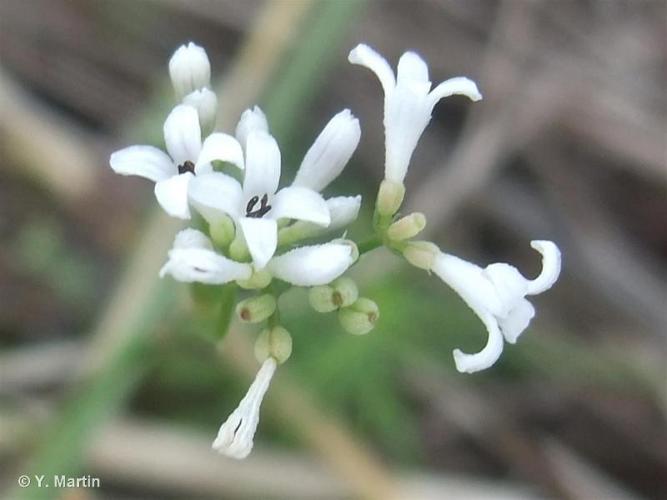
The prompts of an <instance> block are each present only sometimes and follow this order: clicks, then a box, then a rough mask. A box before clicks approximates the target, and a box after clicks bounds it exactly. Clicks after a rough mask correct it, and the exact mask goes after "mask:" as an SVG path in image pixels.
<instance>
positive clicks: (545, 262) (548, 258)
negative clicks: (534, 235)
mask: <svg viewBox="0 0 667 500" xmlns="http://www.w3.org/2000/svg"><path fill="white" fill-rule="evenodd" d="M530 246H531V247H533V248H534V249H535V250H537V251H538V252H540V253H541V254H542V272H541V273H540V275H539V276H538V277H537V278H535V279H534V280H530V281H529V282H528V294H529V295H535V294H538V293H542V292H544V291H546V290H548V289H549V288H551V287H552V286H553V284H554V283H555V282H556V280H557V279H558V276H559V275H560V268H561V255H560V250H559V249H558V247H557V246H556V245H555V243H553V242H552V241H545V240H535V241H531V242H530Z"/></svg>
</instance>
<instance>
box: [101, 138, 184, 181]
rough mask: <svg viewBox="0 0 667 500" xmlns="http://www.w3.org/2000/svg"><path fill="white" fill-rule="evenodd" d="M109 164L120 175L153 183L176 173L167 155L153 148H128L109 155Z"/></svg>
mask: <svg viewBox="0 0 667 500" xmlns="http://www.w3.org/2000/svg"><path fill="white" fill-rule="evenodd" d="M109 164H110V165H111V168H112V169H113V171H114V172H116V173H117V174H121V175H139V176H141V177H145V178H146V179H150V180H152V181H153V182H157V181H161V180H164V179H168V178H169V177H171V176H172V175H176V174H177V173H178V169H177V168H176V165H174V163H173V162H172V161H171V158H169V156H167V154H166V153H165V152H164V151H162V150H160V149H158V148H154V147H153V146H130V147H127V148H124V149H121V150H120V151H116V152H115V153H112V154H111V158H110V159H109Z"/></svg>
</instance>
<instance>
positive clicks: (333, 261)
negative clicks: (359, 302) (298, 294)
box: [267, 243, 354, 286]
mask: <svg viewBox="0 0 667 500" xmlns="http://www.w3.org/2000/svg"><path fill="white" fill-rule="evenodd" d="M353 262H354V257H353V255H352V247H351V246H350V245H345V244H341V243H325V244H323V245H315V246H307V247H300V248H296V249H294V250H291V251H289V252H287V253H285V254H283V255H280V256H278V257H274V258H273V259H271V261H270V262H269V264H268V266H267V268H268V270H269V272H270V273H271V274H272V275H273V276H275V277H276V278H279V279H281V280H283V281H287V282H288V283H291V284H293V285H297V286H316V285H325V284H327V283H331V282H332V281H333V280H335V279H336V278H338V277H339V276H340V275H341V274H343V273H344V272H345V271H346V270H347V268H348V267H350V266H351V265H352V263H353Z"/></svg>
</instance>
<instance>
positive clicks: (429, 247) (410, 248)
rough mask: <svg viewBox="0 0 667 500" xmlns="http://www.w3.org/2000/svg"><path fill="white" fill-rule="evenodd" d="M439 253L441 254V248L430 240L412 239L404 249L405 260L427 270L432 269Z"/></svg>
mask: <svg viewBox="0 0 667 500" xmlns="http://www.w3.org/2000/svg"><path fill="white" fill-rule="evenodd" d="M438 255H440V249H439V248H438V247H437V246H436V245H434V244H433V243H431V242H430V241H411V242H409V243H408V244H407V246H406V247H405V249H404V250H403V257H405V260H407V261H408V262H409V263H410V264H412V265H413V266H415V267H418V268H420V269H425V270H426V271H430V270H431V267H433V263H434V262H435V258H436V257H437V256H438Z"/></svg>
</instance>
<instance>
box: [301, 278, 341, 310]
mask: <svg viewBox="0 0 667 500" xmlns="http://www.w3.org/2000/svg"><path fill="white" fill-rule="evenodd" d="M333 294H334V289H333V288H332V287H330V286H329V285H323V286H314V287H313V288H311V289H310V290H308V302H309V303H310V306H311V307H312V308H313V309H315V310H316V311H317V312H319V313H328V312H331V311H335V310H336V309H338V306H337V305H336V304H334V301H333Z"/></svg>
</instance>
